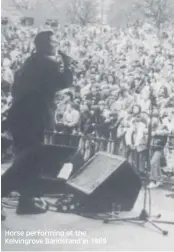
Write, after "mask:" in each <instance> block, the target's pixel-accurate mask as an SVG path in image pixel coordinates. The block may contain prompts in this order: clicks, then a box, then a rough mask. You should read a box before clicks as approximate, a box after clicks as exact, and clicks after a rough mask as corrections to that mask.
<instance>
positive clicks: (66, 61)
mask: <svg viewBox="0 0 174 252" xmlns="http://www.w3.org/2000/svg"><path fill="white" fill-rule="evenodd" d="M59 54H60V55H61V57H62V60H63V63H64V68H65V69H67V68H68V67H69V65H70V57H68V56H67V55H66V54H65V53H63V52H62V51H60V50H59Z"/></svg>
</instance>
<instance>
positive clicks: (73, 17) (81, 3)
mask: <svg viewBox="0 0 174 252" xmlns="http://www.w3.org/2000/svg"><path fill="white" fill-rule="evenodd" d="M66 12H67V18H68V21H69V22H70V23H72V24H80V25H82V26H86V25H87V24H89V23H95V22H96V19H97V4H96V2H95V0H93V1H92V0H70V2H69V4H67V9H66Z"/></svg>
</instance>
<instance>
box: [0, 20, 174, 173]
mask: <svg viewBox="0 0 174 252" xmlns="http://www.w3.org/2000/svg"><path fill="white" fill-rule="evenodd" d="M40 29H47V28H45V27H42V28H40ZM40 29H35V28H33V27H22V26H14V25H6V26H5V27H3V28H2V46H1V48H2V54H1V55H2V57H1V58H2V62H1V67H2V80H1V83H2V88H1V90H2V105H1V109H2V119H4V118H5V117H6V112H7V111H8V108H9V106H10V103H11V100H12V98H11V88H12V85H13V81H14V73H15V72H16V71H17V70H18V69H19V68H20V66H21V64H22V63H23V62H24V61H25V60H26V58H27V57H29V55H30V54H31V53H32V51H33V50H34V46H33V39H34V37H35V35H36V34H37V33H38V31H39V30H40ZM54 34H55V38H56V43H57V55H56V60H57V61H58V62H59V63H60V66H61V67H62V68H63V65H62V62H61V58H60V55H59V53H58V50H59V49H61V51H63V52H65V53H66V54H67V55H69V56H70V57H71V58H72V64H71V68H72V71H73V86H72V88H69V89H67V90H64V91H62V92H57V94H56V97H55V115H54V116H53V117H54V120H55V131H56V132H61V133H66V134H81V135H83V136H89V135H92V136H93V137H96V138H100V139H107V140H113V141H115V142H116V145H114V146H113V147H112V152H113V153H117V154H119V155H122V156H124V157H126V158H130V153H133V152H135V150H136V152H137V153H139V159H140V160H141V163H142V162H143V161H142V160H143V158H144V157H145V156H146V155H145V152H146V151H147V140H148V125H149V121H150V117H151V116H152V135H153V136H154V139H155V137H156V136H157V139H158V140H159V141H161V138H160V136H166V137H167V140H166V141H161V142H160V143H162V145H163V147H162V150H163V154H165V155H164V156H165V159H166V166H167V168H168V169H169V170H170V171H173V170H174V160H173V158H172V154H173V153H174V150H173V149H172V148H164V146H167V145H171V146H172V144H171V141H168V140H171V139H173V138H172V135H173V134H174V63H173V62H174V32H173V29H172V27H170V25H168V26H167V29H165V32H161V34H160V37H159V34H158V33H157V32H156V30H155V28H154V27H153V26H151V25H149V24H144V25H143V26H141V27H138V26H128V27H126V28H122V29H115V28H111V27H108V26H104V27H100V26H99V27H97V26H87V27H79V26H74V25H70V26H65V27H58V28H54ZM164 142H165V143H164ZM166 142H167V143H166ZM171 146H170V147H171ZM102 148H103V149H104V150H106V149H107V146H106V145H105V144H104V145H103V146H102ZM157 150H159V147H158V148H157ZM160 153H161V152H160ZM173 156H174V155H173ZM131 158H133V154H132V155H131ZM160 159H161V155H160ZM141 167H143V165H142V166H141ZM142 169H144V168H142ZM153 176H157V175H153Z"/></svg>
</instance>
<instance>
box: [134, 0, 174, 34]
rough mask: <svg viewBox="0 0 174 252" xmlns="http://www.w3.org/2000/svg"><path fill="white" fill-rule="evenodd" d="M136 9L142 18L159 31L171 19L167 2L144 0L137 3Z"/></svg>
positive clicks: (164, 0)
mask: <svg viewBox="0 0 174 252" xmlns="http://www.w3.org/2000/svg"><path fill="white" fill-rule="evenodd" d="M135 6H136V9H138V10H139V12H140V14H142V17H143V18H145V19H146V20H148V21H149V22H151V23H152V24H153V25H155V27H156V28H157V29H158V30H159V31H160V30H161V28H162V26H163V25H164V24H165V23H166V22H167V21H169V20H170V19H171V7H172V6H171V5H170V1H168V0H144V1H142V3H141V4H140V3H137V4H136V5H135Z"/></svg>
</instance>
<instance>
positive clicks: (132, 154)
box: [45, 132, 174, 172]
mask: <svg viewBox="0 0 174 252" xmlns="http://www.w3.org/2000/svg"><path fill="white" fill-rule="evenodd" d="M45 144H50V145H58V146H62V147H63V146H65V147H66V146H68V147H69V146H71V147H72V148H75V149H79V150H80V151H81V153H83V155H84V159H85V161H87V160H88V159H89V158H90V157H91V156H93V155H94V154H95V153H96V152H98V151H106V152H109V153H111V154H115V155H120V156H122V157H124V158H126V159H127V160H128V162H129V163H131V165H132V166H133V167H135V169H136V170H137V171H139V172H143V170H144V167H145V162H146V156H147V148H146V146H144V149H142V150H141V151H138V150H137V149H136V148H131V147H130V146H126V144H125V141H124V139H121V140H120V139H119V140H112V139H104V138H99V137H94V136H92V135H82V134H71V135H69V134H63V133H55V132H46V133H45ZM159 147H160V146H159V145H156V142H155V141H153V140H152V141H151V146H150V155H151V157H152V155H153V153H154V151H155V150H156V149H158V148H159ZM161 149H162V151H163V156H164V157H165V156H167V157H166V159H167V158H168V159H171V158H172V157H174V135H168V136H167V143H166V144H165V147H164V148H163V147H162V148H161ZM163 163H164V161H163ZM162 166H167V164H162ZM171 169H172V170H171ZM170 170H171V171H172V172H174V165H173V167H172V168H170Z"/></svg>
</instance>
